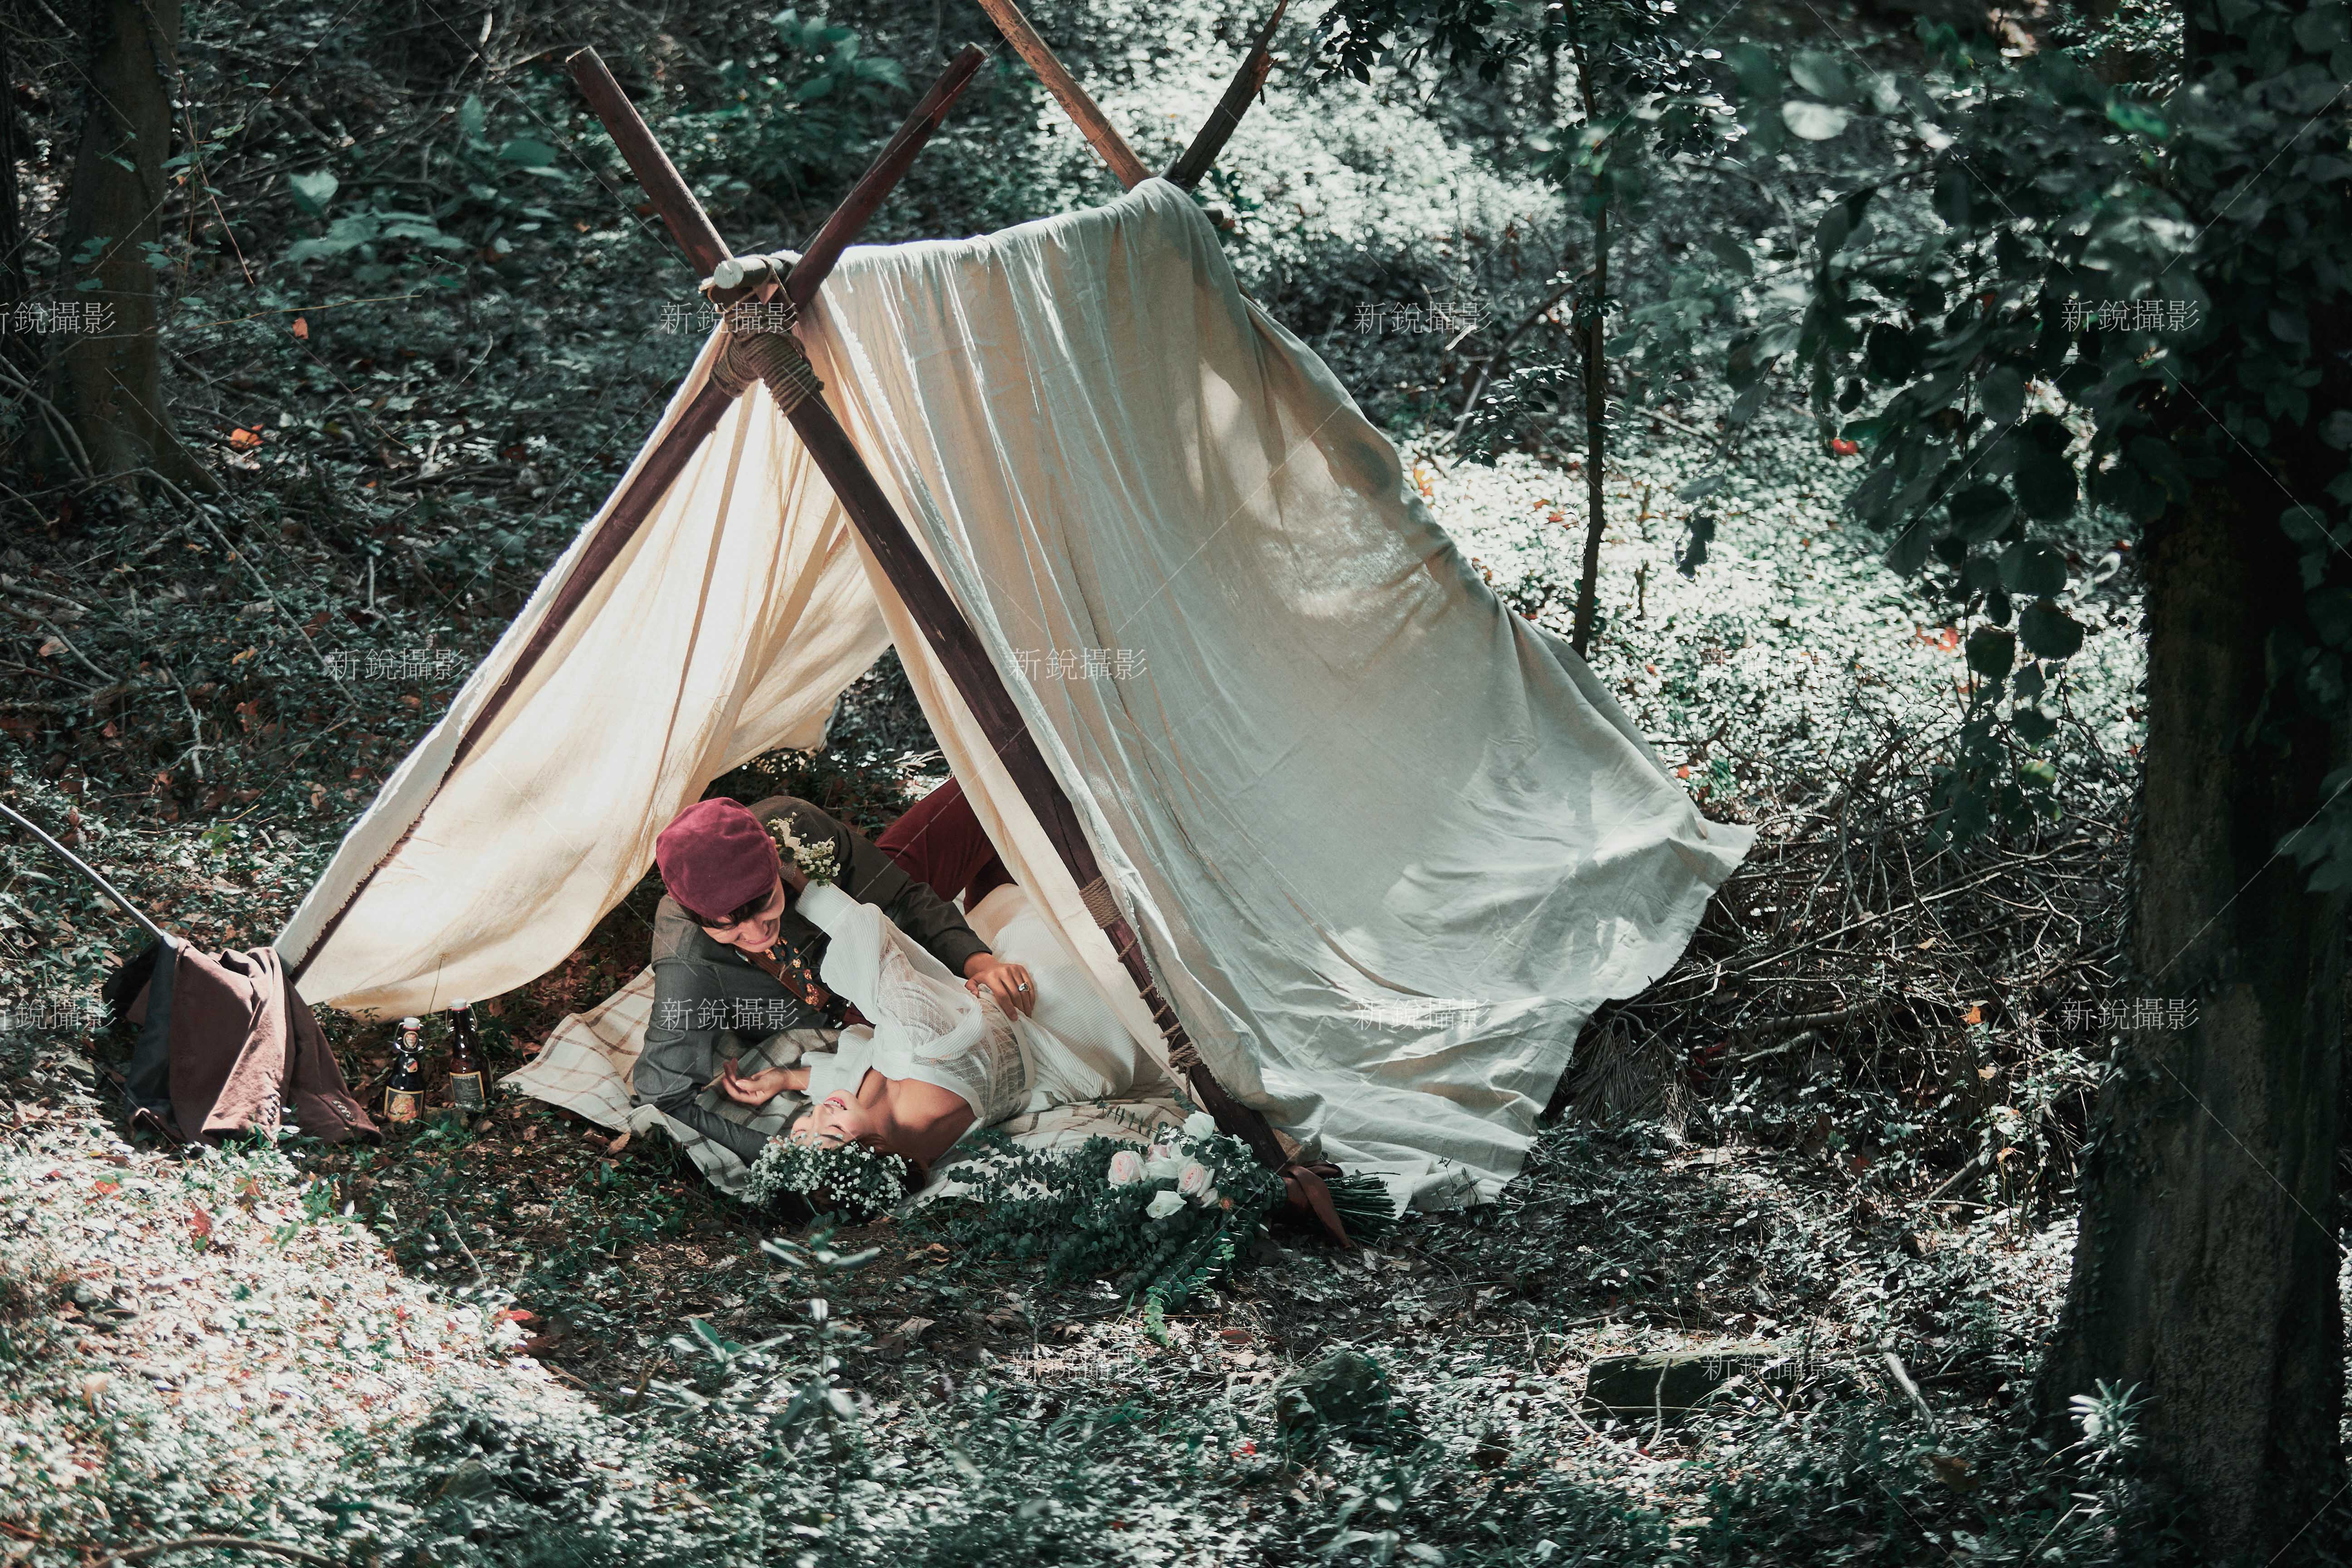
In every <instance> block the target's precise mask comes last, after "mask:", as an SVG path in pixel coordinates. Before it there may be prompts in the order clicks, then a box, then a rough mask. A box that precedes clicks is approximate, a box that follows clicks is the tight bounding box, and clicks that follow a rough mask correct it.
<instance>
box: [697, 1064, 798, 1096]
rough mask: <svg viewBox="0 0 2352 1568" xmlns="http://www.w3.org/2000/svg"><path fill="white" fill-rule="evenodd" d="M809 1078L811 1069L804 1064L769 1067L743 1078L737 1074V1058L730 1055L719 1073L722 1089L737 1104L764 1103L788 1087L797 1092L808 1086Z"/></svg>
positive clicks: (720, 1089)
mask: <svg viewBox="0 0 2352 1568" xmlns="http://www.w3.org/2000/svg"><path fill="white" fill-rule="evenodd" d="M808 1080H809V1069H808V1068H804V1067H790V1068H769V1069H768V1070H767V1071H765V1072H755V1073H753V1074H752V1075H751V1077H749V1078H743V1077H740V1076H739V1075H738V1074H737V1073H736V1071H735V1058H733V1057H730V1058H727V1065H726V1067H725V1068H722V1069H720V1071H719V1093H721V1094H723V1095H725V1096H726V1097H727V1098H728V1099H730V1100H733V1101H735V1103H736V1104H738V1105H765V1104H767V1103H768V1101H770V1100H773V1099H775V1098H776V1096H777V1095H779V1094H782V1093H783V1092H784V1091H785V1090H787V1089H790V1090H793V1092H795V1093H797V1092H799V1091H800V1090H802V1089H806V1088H807V1087H808Z"/></svg>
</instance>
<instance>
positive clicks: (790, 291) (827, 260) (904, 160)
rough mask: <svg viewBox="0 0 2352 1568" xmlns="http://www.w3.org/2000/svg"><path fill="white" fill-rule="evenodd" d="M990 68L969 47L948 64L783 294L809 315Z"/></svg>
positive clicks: (981, 53)
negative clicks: (852, 245) (870, 222)
mask: <svg viewBox="0 0 2352 1568" xmlns="http://www.w3.org/2000/svg"><path fill="white" fill-rule="evenodd" d="M987 63H988V51H987V50H985V49H983V48H982V47H980V46H979V45H978V44H966V45H965V46H964V47H963V48H962V49H961V51H960V52H959V53H958V54H957V55H956V58H954V59H952V60H950V61H949V62H948V68H947V69H946V70H944V71H942V72H940V79H939V80H937V81H935V82H933V83H932V84H931V90H930V91H929V92H927V93H925V94H924V95H923V97H922V100H921V101H920V102H919V103H917V104H916V105H915V107H914V110H913V112H911V113H909V114H908V116H907V121H906V123H905V124H903V125H901V126H899V127H898V134H897V135H895V136H893V137H891V138H890V141H889V142H888V144H887V145H886V146H885V147H884V148H883V149H882V152H881V153H880V155H879V156H877V158H876V159H875V160H874V166H873V167H872V168H870V169H868V170H866V173H865V174H864V175H863V176H862V177H861V178H860V179H859V180H858V182H857V184H855V185H852V186H851V187H850V190H849V195H846V196H844V197H843V198H842V200H841V205H839V206H837V207H835V208H834V209H833V216H831V217H829V218H827V219H825V220H824V227H822V228H820V229H818V230H817V231H816V237H815V238H814V239H812V240H810V241H809V242H808V248H807V249H806V250H803V252H801V258H800V260H799V261H798V262H797V263H795V264H794V265H793V270H792V275H791V276H790V277H789V278H787V279H785V280H784V294H785V296H786V297H787V298H788V299H790V300H792V302H793V304H795V305H797V306H799V307H801V308H802V309H803V310H806V309H807V308H808V302H809V301H810V300H814V299H815V298H816V291H817V286H818V285H819V284H821V283H823V282H824V279H825V276H826V274H828V273H830V272H831V271H832V270H833V264H834V263H835V262H836V261H838V260H840V259H841V253H842V251H843V250H845V249H846V248H847V247H848V245H849V242H850V241H851V240H853V239H855V238H856V237H857V236H858V234H859V233H860V232H861V231H863V230H864V229H865V227H866V220H867V219H869V218H871V217H872V216H874V210H875V208H877V207H878V206H880V205H882V199H883V198H884V197H885V196H887V195H889V194H890V192H891V191H892V190H893V189H895V188H896V187H897V185H898V181H899V180H900V179H901V178H902V177H903V176H904V175H905V174H906V173H907V171H908V169H909V168H911V167H912V166H913V165H914V162H915V154H917V153H920V152H921V151H922V150H923V144H924V143H925V142H929V140H930V139H931V132H934V131H937V130H938V129H939V128H940V121H943V120H945V119H946V118H947V113H948V110H949V108H950V106H951V105H952V104H953V103H954V102H955V100H956V99H957V97H958V96H959V95H961V93H962V91H963V89H965V88H967V87H969V86H971V79H972V78H973V77H975V76H977V75H979V74H980V68H981V67H982V66H983V65H985V64H987Z"/></svg>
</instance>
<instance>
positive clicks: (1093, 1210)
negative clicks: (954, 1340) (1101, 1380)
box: [947, 1111, 1283, 1330]
mask: <svg viewBox="0 0 2352 1568" xmlns="http://www.w3.org/2000/svg"><path fill="white" fill-rule="evenodd" d="M977 1141H979V1142H990V1141H993V1142H994V1143H995V1144H996V1145H997V1151H998V1152H996V1153H995V1155H994V1156H993V1157H992V1158H990V1159H987V1160H985V1161H982V1162H979V1163H977V1164H976V1168H975V1170H974V1173H973V1174H972V1175H971V1176H970V1177H969V1178H967V1184H968V1186H967V1191H966V1192H965V1193H964V1194H963V1196H965V1197H966V1198H968V1199H969V1200H970V1206H969V1207H965V1208H960V1209H958V1210H956V1211H955V1212H954V1213H953V1215H952V1217H950V1218H949V1219H948V1220H947V1226H948V1233H949V1235H950V1237H952V1239H953V1240H955V1241H956V1242H959V1243H961V1244H962V1245H963V1246H964V1247H967V1248H970V1249H971V1250H972V1251H974V1252H976V1253H978V1254H979V1255H981V1256H987V1255H989V1254H992V1253H998V1254H1003V1255H1004V1256H1007V1257H1011V1258H1044V1259H1045V1278H1046V1279H1047V1281H1048V1282H1049V1283H1050V1282H1056V1281H1059V1280H1062V1279H1074V1278H1078V1277H1082V1276H1086V1275H1099V1274H1108V1275H1109V1276H1111V1277H1112V1280H1113V1283H1114V1284H1116V1285H1117V1286H1118V1289H1119V1290H1120V1291H1121V1293H1123V1294H1124V1295H1126V1296H1127V1298H1128V1299H1129V1300H1140V1301H1141V1302H1142V1303H1143V1308H1144V1312H1145V1315H1146V1317H1147V1319H1148V1320H1149V1321H1150V1322H1151V1323H1152V1324H1153V1326H1154V1328H1155V1330H1156V1328H1157V1325H1158V1324H1159V1322H1160V1317H1161V1315H1162V1314H1163V1313H1164V1312H1166V1311H1167V1310H1169V1309H1171V1308H1174V1307H1180V1306H1181V1305H1183V1303H1184V1302H1185V1300H1188V1299H1189V1298H1190V1297H1191V1296H1192V1294H1193V1293H1194V1292H1196V1291H1198V1290H1200V1289H1204V1288H1205V1287H1207V1286H1208V1285H1209V1284H1211V1283H1213V1281H1214V1280H1216V1279H1219V1278H1220V1277H1222V1276H1223V1274H1224V1273H1225V1271H1226V1270H1227V1269H1228V1268H1230V1267H1231V1266H1232V1264H1233V1261H1234V1257H1235V1255H1236V1254H1237V1253H1238V1251H1239V1249H1240V1247H1241V1246H1242V1245H1243V1244H1244V1243H1246V1242H1247V1241H1249V1240H1250V1239H1251V1238H1252V1237H1255V1236H1256V1235H1257V1233H1258V1231H1259V1230H1260V1229H1261V1228H1262V1227H1263V1226H1264V1224H1265V1216H1266V1215H1267V1214H1269V1213H1271V1212H1272V1211H1273V1209H1274V1208H1275V1207H1276V1205H1278V1204H1280V1203H1281V1202H1282V1198H1283V1184H1282V1178H1281V1177H1280V1176H1278V1175H1276V1173H1274V1172H1272V1171H1269V1170H1267V1169H1266V1168H1265V1166H1263V1165H1260V1164H1259V1163H1257V1161H1256V1159H1255V1157H1254V1156H1253V1155H1252V1154H1251V1152H1250V1148H1249V1145H1248V1144H1246V1143H1244V1142H1242V1141H1241V1140H1240V1139H1238V1138H1234V1137H1232V1136H1230V1135H1228V1134H1226V1133H1223V1132H1220V1131H1217V1124H1216V1121H1215V1119H1214V1118H1213V1117H1211V1116H1210V1115H1209V1114H1208V1113H1207V1112H1205V1111H1200V1112H1195V1113H1194V1114H1193V1115H1192V1116H1191V1117H1189V1118H1188V1119H1186V1121H1185V1122H1184V1125H1183V1127H1182V1129H1181V1131H1170V1132H1167V1133H1165V1134H1164V1135H1162V1136H1161V1137H1160V1139H1159V1140H1158V1141H1157V1142H1153V1143H1152V1144H1150V1146H1148V1147H1146V1148H1142V1149H1139V1148H1137V1147H1135V1146H1134V1145H1133V1144H1131V1143H1126V1142H1120V1141H1118V1140H1116V1139H1111V1138H1090V1139H1088V1140H1087V1142H1085V1143H1083V1144H1081V1145H1080V1146H1079V1147H1077V1148H1076V1149H1068V1150H1062V1151H1058V1152H1045V1153H1041V1152H1034V1151H1030V1150H1024V1149H1021V1148H1019V1147H1017V1146H1016V1145H1014V1144H1013V1142H1012V1141H1011V1140H1009V1139H1007V1138H1005V1137H1003V1134H1001V1133H982V1134H979V1135H978V1140H977Z"/></svg>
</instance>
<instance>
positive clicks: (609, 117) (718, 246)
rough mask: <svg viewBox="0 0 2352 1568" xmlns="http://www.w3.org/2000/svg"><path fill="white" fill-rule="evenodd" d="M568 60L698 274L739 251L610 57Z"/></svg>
mask: <svg viewBox="0 0 2352 1568" xmlns="http://www.w3.org/2000/svg"><path fill="white" fill-rule="evenodd" d="M563 63H564V65H565V66H566V67H567V68H569V69H570V70H571V72H572V80H573V81H575V82H577V83H579V84H580V91H581V95H582V96H583V97H584V98H586V99H587V100H588V107H589V108H591V109H593V110H595V111H596V118H597V119H599V120H601V121H604V129H605V130H606V131H607V132H610V133H611V135H612V138H613V143H614V145H615V146H617V147H618V148H620V150H621V157H622V158H623V160H624V161H625V162H626V163H628V165H629V173H631V174H635V176H636V177H637V184H640V185H642V186H644V187H645V192H646V195H648V196H650V197H651V198H652V199H653V204H654V211H656V212H657V213H659V214H660V215H661V219H662V222H664V223H665V224H667V225H668V226H669V232H670V235H671V237H673V238H675V239H676V240H677V244H678V248H679V249H681V250H683V251H685V252H686V256H687V259H688V260H689V261H691V262H693V263H694V272H695V276H696V277H698V278H708V277H709V276H710V273H711V269H712V268H715V267H717V266H718V265H719V263H720V262H722V261H724V260H726V259H727V258H728V257H730V255H732V254H734V253H733V252H731V251H730V250H729V249H728V248H727V242H726V241H725V240H723V239H721V238H719V230H718V229H717V228H716V227H715V226H713V225H712V224H711V221H710V215H709V213H706V212H704V211H703V210H702V204H701V203H700V202H698V201H696V200H695V199H694V197H693V195H692V193H690V192H688V191H687V187H686V181H685V180H684V179H683V178H682V177H681V176H680V175H679V174H678V172H677V164H675V163H671V162H670V161H669V154H668V153H665V152H663V151H662V148H661V143H660V142H656V141H655V140H654V133H653V132H651V131H649V130H647V129H646V122H645V121H644V119H643V118H641V117H640V116H639V115H638V113H637V110H636V106H635V105H634V104H632V103H631V102H630V101H629V95H628V94H627V93H625V92H623V91H622V90H621V84H620V83H619V82H617V81H614V79H613V73H612V71H611V70H609V69H607V68H606V67H605V65H604V56H602V55H600V54H598V53H597V52H596V51H595V50H594V49H593V48H589V49H582V50H580V51H579V52H578V53H576V54H574V55H573V56H572V58H569V59H567V60H565V61H564V62H563ZM681 193H683V194H685V195H686V199H685V200H684V201H683V202H681V201H679V200H678V199H677V198H678V196H679V195H680V194H681ZM706 433H707V432H706Z"/></svg>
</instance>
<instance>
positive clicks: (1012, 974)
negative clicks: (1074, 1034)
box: [963, 952, 1037, 1018]
mask: <svg viewBox="0 0 2352 1568" xmlns="http://www.w3.org/2000/svg"><path fill="white" fill-rule="evenodd" d="M963 988H964V989H965V990H967V991H969V992H971V994H973V995H975V996H980V995H989V996H993V997H995V998H996V1005H998V1006H1000V1007H1002V1008H1003V1009H1004V1011H1005V1014H1006V1016H1009V1017H1013V1018H1025V1017H1027V1016H1029V1015H1030V1014H1031V1013H1032V1012H1034V1011H1035V1010H1036V1006H1037V988H1036V983H1035V982H1034V981H1033V980H1031V979H1030V978H1029V969H1028V966H1027V965H1026V964H1020V963H1005V962H1004V961H1003V959H1001V958H999V957H997V956H996V954H994V953H992V952H975V953H973V954H972V955H971V958H969V959H967V960H965V962H964V966H963Z"/></svg>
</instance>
